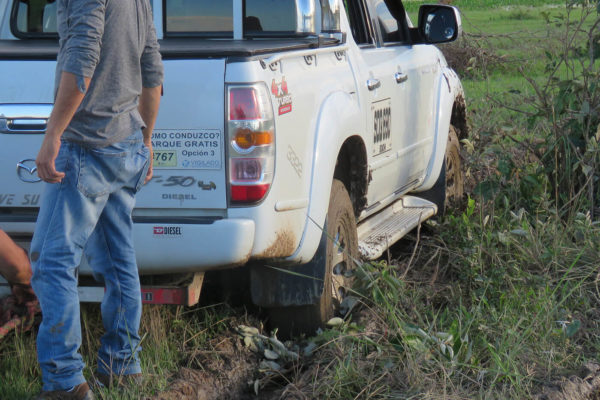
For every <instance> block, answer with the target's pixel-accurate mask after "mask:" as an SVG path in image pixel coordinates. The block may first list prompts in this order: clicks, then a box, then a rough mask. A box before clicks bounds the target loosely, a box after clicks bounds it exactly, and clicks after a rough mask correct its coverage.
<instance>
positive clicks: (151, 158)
mask: <svg viewBox="0 0 600 400" xmlns="http://www.w3.org/2000/svg"><path fill="white" fill-rule="evenodd" d="M144 144H145V145H146V147H147V148H148V150H150V159H149V160H148V162H149V163H150V165H149V166H148V172H147V173H146V180H145V181H144V185H145V184H146V183H148V182H150V180H151V179H152V174H153V173H154V172H153V171H152V163H153V162H154V151H153V150H152V142H151V141H148V142H147V143H146V141H144Z"/></svg>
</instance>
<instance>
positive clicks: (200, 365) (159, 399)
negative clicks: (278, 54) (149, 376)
mask: <svg viewBox="0 0 600 400" xmlns="http://www.w3.org/2000/svg"><path fill="white" fill-rule="evenodd" d="M229 334H230V337H223V336H219V337H216V338H215V339H214V340H212V341H211V344H210V345H209V346H206V348H209V349H212V350H198V351H197V352H195V353H194V354H191V355H190V360H189V361H190V364H191V365H192V366H193V367H195V368H182V369H181V370H180V371H179V372H178V373H177V375H176V376H175V377H174V379H173V381H172V383H171V385H170V386H169V389H168V390H167V391H165V392H163V393H160V394H159V395H157V396H155V397H153V398H152V400H213V399H214V400H216V399H219V400H220V399H224V400H227V399H252V398H255V397H253V396H252V395H251V394H250V386H249V384H248V382H249V381H252V377H253V375H254V373H255V371H256V370H257V368H258V362H259V361H258V359H257V357H256V356H255V355H254V354H253V353H252V352H251V351H250V350H248V349H247V348H246V347H244V346H243V344H242V343H241V341H240V339H239V337H238V336H237V335H236V334H235V333H234V332H229Z"/></svg>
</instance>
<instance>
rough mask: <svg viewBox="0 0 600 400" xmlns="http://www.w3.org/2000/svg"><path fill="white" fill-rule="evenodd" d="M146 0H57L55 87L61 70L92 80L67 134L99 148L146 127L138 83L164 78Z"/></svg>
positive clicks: (146, 84) (80, 79)
mask: <svg viewBox="0 0 600 400" xmlns="http://www.w3.org/2000/svg"><path fill="white" fill-rule="evenodd" d="M148 1H149V0H58V8H57V22H58V34H59V37H60V49H59V52H58V63H57V66H56V81H55V83H56V89H57V90H58V85H59V83H60V77H61V74H62V72H63V71H66V72H70V73H72V74H75V75H76V76H77V77H78V85H79V89H80V90H81V91H82V92H85V83H84V81H83V77H87V78H91V82H90V86H89V88H87V92H86V94H85V97H84V99H83V102H82V103H81V105H80V106H79V108H78V109H77V112H76V113H75V115H74V117H73V119H72V120H71V123H70V124H69V126H68V127H67V129H66V130H65V132H64V134H63V138H64V139H65V140H69V141H73V142H77V143H80V144H81V145H84V146H86V147H91V148H100V147H105V146H109V145H111V144H113V143H117V142H119V141H121V140H123V139H125V138H126V137H128V136H130V135H131V134H133V133H134V132H135V131H137V130H139V129H141V128H142V127H144V121H143V120H142V118H141V116H140V114H139V112H138V102H139V96H140V94H141V92H142V86H143V87H146V88H153V87H157V86H159V85H161V84H162V82H163V65H162V60H161V56H160V53H159V51H158V42H157V40H156V31H155V30H154V24H153V22H152V10H151V8H150V4H149V2H148Z"/></svg>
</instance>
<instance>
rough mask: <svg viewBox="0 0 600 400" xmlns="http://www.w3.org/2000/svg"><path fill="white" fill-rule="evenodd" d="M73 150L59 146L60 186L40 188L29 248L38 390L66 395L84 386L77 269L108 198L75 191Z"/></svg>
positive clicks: (75, 150) (75, 152) (76, 162)
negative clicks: (38, 315) (37, 309)
mask: <svg viewBox="0 0 600 400" xmlns="http://www.w3.org/2000/svg"><path fill="white" fill-rule="evenodd" d="M78 157H79V148H78V147H77V146H74V145H72V144H68V143H64V144H63V145H62V147H61V151H60V152H59V155H58V157H57V159H56V168H57V170H59V171H64V172H65V173H66V176H65V178H63V180H62V182H61V183H56V184H46V188H45V192H44V194H43V196H42V204H41V206H40V213H39V215H38V220H37V223H36V229H35V233H34V236H33V240H32V243H31V250H30V254H31V261H32V269H33V278H32V280H31V283H32V286H33V288H34V291H35V293H36V295H37V296H38V299H39V301H40V306H41V309H42V323H41V325H40V329H39V332H38V336H37V351H38V361H39V363H40V367H41V370H42V380H43V391H56V390H69V389H71V388H73V387H75V386H77V385H80V384H82V383H84V382H85V378H84V376H83V373H82V371H83V367H84V363H83V360H82V357H81V355H80V354H79V352H78V351H79V347H80V345H81V325H80V318H79V296H78V293H77V273H76V270H77V267H78V266H79V263H80V260H81V254H82V248H83V246H84V245H85V243H86V241H87V239H88V237H89V235H90V234H91V232H92V230H93V228H94V226H95V224H96V221H97V219H98V216H99V214H100V212H101V211H102V208H103V206H104V203H105V202H106V199H107V197H108V196H104V197H96V198H94V199H90V198H88V197H86V196H84V195H82V194H81V193H80V192H79V190H78V189H77V175H78V171H79V158H78Z"/></svg>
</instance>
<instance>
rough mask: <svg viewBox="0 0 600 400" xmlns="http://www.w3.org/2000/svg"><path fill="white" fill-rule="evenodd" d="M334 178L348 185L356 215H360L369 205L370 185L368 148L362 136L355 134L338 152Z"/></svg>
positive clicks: (347, 188)
mask: <svg viewBox="0 0 600 400" xmlns="http://www.w3.org/2000/svg"><path fill="white" fill-rule="evenodd" d="M333 178H334V179H339V180H340V181H342V183H343V184H344V186H345V187H346V190H347V191H348V193H349V194H350V201H352V207H353V208H354V216H355V217H358V216H359V215H360V212H361V211H362V210H363V209H364V208H365V207H366V205H367V190H368V186H369V165H368V161H367V148H366V146H365V143H364V141H363V139H362V137H360V136H358V135H354V136H350V137H349V138H347V139H346V141H345V142H344V144H343V145H342V147H341V148H340V151H339V153H338V156H337V160H336V165H335V170H334V173H333Z"/></svg>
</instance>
